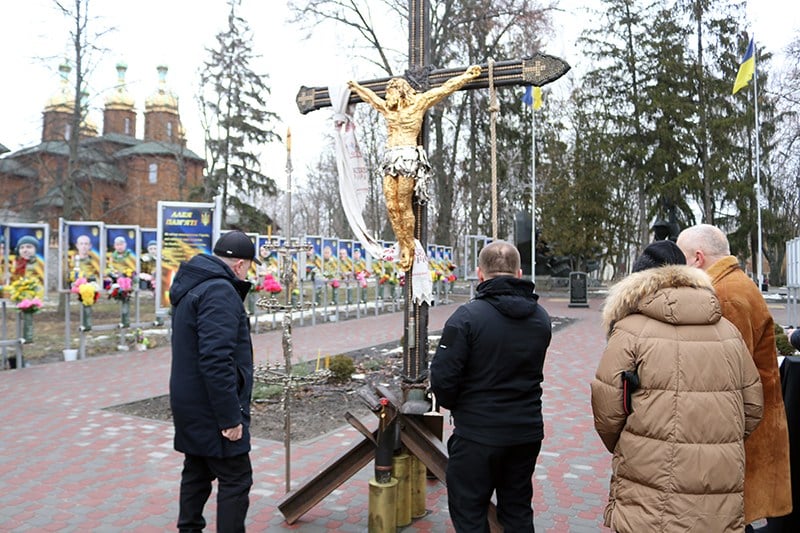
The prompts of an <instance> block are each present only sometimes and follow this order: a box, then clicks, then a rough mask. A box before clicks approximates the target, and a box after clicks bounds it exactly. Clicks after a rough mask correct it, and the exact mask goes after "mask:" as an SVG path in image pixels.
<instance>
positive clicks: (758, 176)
mask: <svg viewBox="0 0 800 533" xmlns="http://www.w3.org/2000/svg"><path fill="white" fill-rule="evenodd" d="M757 55H758V54H756V46H755V40H754V41H753V100H754V107H755V126H756V150H755V152H756V204H757V206H756V207H757V210H756V212H757V213H758V254H757V259H756V261H758V267H757V269H756V272H757V274H756V276H757V277H758V290H759V291H760V290H761V289H762V287H763V286H764V285H763V279H764V278H763V277H762V276H763V274H762V269H763V260H762V259H761V251H762V250H763V246H762V242H761V148H760V139H761V135H760V134H759V129H760V125H759V120H758V63H757V62H756V56H757Z"/></svg>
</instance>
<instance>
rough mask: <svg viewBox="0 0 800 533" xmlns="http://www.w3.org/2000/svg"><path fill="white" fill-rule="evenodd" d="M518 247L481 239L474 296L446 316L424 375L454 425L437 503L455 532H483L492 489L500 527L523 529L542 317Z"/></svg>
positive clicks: (535, 450)
mask: <svg viewBox="0 0 800 533" xmlns="http://www.w3.org/2000/svg"><path fill="white" fill-rule="evenodd" d="M521 277H522V271H521V270H520V256H519V252H518V251H517V249H516V248H515V247H514V246H513V245H512V244H510V243H508V242H505V241H494V242H492V243H491V244H489V245H487V246H484V247H483V249H482V250H481V253H480V256H479V257H478V279H479V280H480V281H481V283H480V284H479V285H478V287H477V290H476V295H475V299H474V300H472V301H471V302H469V303H466V304H464V305H462V306H461V307H459V308H458V309H457V310H456V311H455V312H454V313H453V315H452V316H451V317H450V318H449V319H447V322H446V323H445V325H444V330H443V331H442V337H441V340H440V341H439V346H438V348H437V349H436V355H435V356H434V358H433V361H432V362H431V369H430V383H431V389H432V390H433V392H434V394H435V395H436V400H437V401H438V402H439V404H440V405H442V406H443V407H445V408H447V409H449V410H450V414H451V415H452V417H453V420H454V426H455V429H454V430H453V434H452V435H451V436H450V439H449V440H448V442H447V450H448V452H449V460H448V462H447V472H446V477H447V502H448V507H449V510H450V518H451V519H452V520H453V527H455V530H456V532H457V533H465V532H472V531H489V523H488V521H487V513H488V509H489V502H490V498H491V496H492V493H493V492H496V494H497V519H498V520H499V522H500V524H501V525H502V526H503V528H504V530H505V531H508V532H511V531H513V532H514V533H533V531H534V529H533V509H532V508H531V498H532V497H533V484H532V481H531V478H532V476H533V471H534V468H535V466H536V458H537V457H538V455H539V451H540V449H541V445H542V439H543V438H544V424H543V420H542V380H543V379H544V377H543V368H544V359H545V354H546V352H547V348H548V346H549V345H550V339H551V336H552V332H551V331H552V330H551V327H550V317H549V315H548V314H547V312H546V311H545V310H544V309H543V308H542V306H541V305H539V303H538V299H539V297H538V295H537V294H535V293H534V292H533V289H534V286H533V283H531V282H530V281H528V280H524V279H520V278H521Z"/></svg>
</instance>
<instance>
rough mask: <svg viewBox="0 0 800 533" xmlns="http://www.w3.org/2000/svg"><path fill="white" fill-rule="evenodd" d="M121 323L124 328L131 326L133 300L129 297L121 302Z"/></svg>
mask: <svg viewBox="0 0 800 533" xmlns="http://www.w3.org/2000/svg"><path fill="white" fill-rule="evenodd" d="M119 324H120V326H122V327H123V328H129V327H130V326H131V301H130V300H128V299H127V298H126V299H125V300H121V301H120V302H119ZM90 326H91V324H90Z"/></svg>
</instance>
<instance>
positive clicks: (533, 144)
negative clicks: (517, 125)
mask: <svg viewBox="0 0 800 533" xmlns="http://www.w3.org/2000/svg"><path fill="white" fill-rule="evenodd" d="M531 281H532V282H534V283H536V109H534V105H533V104H531Z"/></svg>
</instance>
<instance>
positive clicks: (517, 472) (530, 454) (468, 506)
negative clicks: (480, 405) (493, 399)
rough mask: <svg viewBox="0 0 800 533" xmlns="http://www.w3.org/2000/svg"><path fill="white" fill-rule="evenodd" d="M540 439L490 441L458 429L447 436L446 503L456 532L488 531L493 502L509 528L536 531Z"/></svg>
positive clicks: (506, 529) (505, 527)
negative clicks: (498, 443)
mask: <svg viewBox="0 0 800 533" xmlns="http://www.w3.org/2000/svg"><path fill="white" fill-rule="evenodd" d="M541 447H542V443H541V441H539V442H531V443H528V444H520V445H516V446H488V445H486V444H479V443H477V442H473V441H470V440H467V439H464V438H462V437H459V436H458V435H451V436H450V439H449V440H448V441H447V450H448V453H449V455H450V458H449V459H448V461H447V474H446V476H447V504H448V507H449V509H450V519H451V520H452V521H453V526H454V527H455V529H456V531H457V532H458V533H472V532H475V533H489V520H488V512H489V503H490V501H491V497H492V493H493V492H496V493H497V519H498V521H499V522H500V524H501V525H502V526H503V528H504V530H505V531H509V532H511V531H513V532H514V533H526V532H530V533H533V508H532V507H531V500H532V499H533V481H532V477H533V471H534V468H535V467H536V458H537V457H538V456H539V450H540V449H541Z"/></svg>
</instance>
